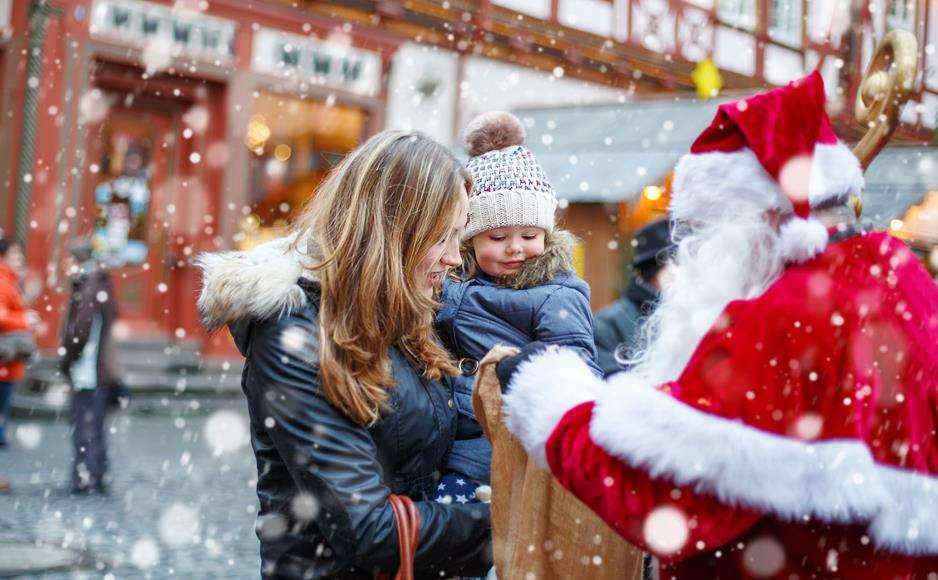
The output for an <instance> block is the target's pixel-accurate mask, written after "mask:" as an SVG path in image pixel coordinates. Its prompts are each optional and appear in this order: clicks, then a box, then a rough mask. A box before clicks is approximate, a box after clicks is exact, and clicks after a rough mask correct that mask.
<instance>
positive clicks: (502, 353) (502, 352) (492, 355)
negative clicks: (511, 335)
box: [479, 344, 521, 367]
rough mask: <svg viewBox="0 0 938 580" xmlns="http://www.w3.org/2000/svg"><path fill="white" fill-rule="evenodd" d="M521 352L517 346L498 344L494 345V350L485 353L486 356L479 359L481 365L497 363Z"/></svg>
mask: <svg viewBox="0 0 938 580" xmlns="http://www.w3.org/2000/svg"><path fill="white" fill-rule="evenodd" d="M519 352H521V351H520V350H519V349H518V348H517V347H514V346H504V345H501V344H496V345H495V346H493V347H492V350H490V351H488V352H487V353H485V356H484V357H482V360H480V361H479V366H480V367H481V366H484V365H490V364H496V363H498V362H500V361H502V360H503V359H506V358H508V357H510V356H515V355H516V354H518V353H519Z"/></svg>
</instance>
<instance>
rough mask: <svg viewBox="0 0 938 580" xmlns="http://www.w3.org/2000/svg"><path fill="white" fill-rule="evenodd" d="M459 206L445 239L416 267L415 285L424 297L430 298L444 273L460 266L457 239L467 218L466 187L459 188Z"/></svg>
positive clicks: (467, 197) (460, 260)
mask: <svg viewBox="0 0 938 580" xmlns="http://www.w3.org/2000/svg"><path fill="white" fill-rule="evenodd" d="M459 191H460V193H459V205H458V207H457V209H456V213H455V214H454V215H453V221H452V223H451V224H450V225H449V228H448V229H447V230H446V232H447V233H446V237H444V238H443V239H442V240H440V241H439V242H437V243H436V244H435V245H434V246H433V247H432V248H430V251H429V252H427V255H426V256H424V258H423V260H421V261H420V263H419V264H418V265H417V275H416V279H417V283H418V284H420V290H421V292H423V294H424V296H426V297H428V298H429V297H432V296H433V292H434V291H435V290H436V289H437V288H438V287H439V286H440V283H441V282H443V277H444V276H446V271H447V270H449V269H450V268H455V267H457V266H459V265H460V264H462V258H461V257H460V255H459V238H460V236H461V235H462V231H463V228H465V227H466V220H467V219H468V217H469V195H468V194H467V193H466V187H465V186H460V190H459Z"/></svg>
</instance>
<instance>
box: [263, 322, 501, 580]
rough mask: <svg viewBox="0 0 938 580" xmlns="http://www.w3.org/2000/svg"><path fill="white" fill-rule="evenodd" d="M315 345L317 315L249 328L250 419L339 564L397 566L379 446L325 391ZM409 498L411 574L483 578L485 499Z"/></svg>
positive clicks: (363, 567)
mask: <svg viewBox="0 0 938 580" xmlns="http://www.w3.org/2000/svg"><path fill="white" fill-rule="evenodd" d="M317 347H318V324H317V322H316V320H315V319H313V318H309V317H303V316H300V317H298V316H296V315H294V316H290V317H289V318H288V320H281V321H279V322H278V321H271V322H263V323H257V324H256V325H255V328H254V329H253V332H252V337H251V347H250V354H249V356H248V364H249V365H250V367H251V368H250V373H251V381H250V382H251V383H252V384H248V385H246V392H247V394H248V397H249V404H250V405H251V407H252V421H259V422H260V423H261V424H262V425H263V426H264V429H265V431H266V433H267V435H268V436H269V438H270V440H271V441H272V443H273V445H274V447H275V448H276V450H277V453H278V454H279V455H280V457H281V458H282V460H283V462H284V463H285V464H286V466H287V470H288V471H289V473H290V476H291V477H292V479H293V481H294V484H295V487H296V489H297V490H298V492H299V493H300V494H302V493H308V494H310V495H311V496H312V497H313V498H314V499H315V502H316V505H318V507H319V512H318V514H317V516H316V518H315V520H314V523H315V525H316V526H317V527H318V528H319V530H320V532H321V534H322V536H323V537H325V538H326V540H327V541H328V543H329V547H330V549H331V550H332V551H333V554H334V557H335V559H336V561H337V562H341V563H344V565H345V566H354V567H355V568H358V569H361V570H374V569H381V570H389V571H393V570H394V569H396V567H397V564H398V559H399V557H398V540H397V528H396V523H395V519H394V512H393V510H392V508H391V506H390V504H389V503H388V501H387V497H388V494H389V493H390V492H389V489H388V487H387V486H385V485H384V483H383V481H382V468H381V465H380V464H379V462H378V458H377V455H378V451H377V448H376V445H375V442H374V440H373V439H372V435H371V433H370V432H369V431H368V430H367V429H366V428H364V427H362V426H360V425H357V424H355V423H353V422H352V421H350V420H349V419H347V418H346V417H345V416H344V415H343V414H342V413H341V412H340V411H338V410H337V409H336V408H335V407H333V406H332V405H331V404H330V403H329V402H328V401H327V400H326V399H325V397H324V396H323V394H322V393H321V391H320V389H319V384H318V383H319V376H318V375H319V373H318V356H317V354H315V353H317ZM310 353H314V354H312V355H311V354H310ZM257 410H262V411H261V413H260V416H255V414H256V411H257ZM260 468H261V466H259V469H260ZM415 503H416V506H417V509H418V511H419V513H420V541H419V544H418V552H417V558H416V566H415V567H416V571H417V572H419V573H420V575H424V574H427V575H429V574H435V575H437V577H439V573H440V571H444V570H445V572H446V575H453V574H459V573H468V574H474V575H479V574H484V573H485V571H486V570H487V568H488V567H489V566H490V562H491V560H490V557H489V556H487V555H486V553H485V551H486V550H487V549H488V546H489V541H488V534H489V527H490V523H489V522H490V520H489V508H488V505H487V504H474V505H443V504H438V503H434V502H431V501H418V502H415ZM342 566H343V564H340V567H342Z"/></svg>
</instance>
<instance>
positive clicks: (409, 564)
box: [388, 494, 420, 580]
mask: <svg viewBox="0 0 938 580" xmlns="http://www.w3.org/2000/svg"><path fill="white" fill-rule="evenodd" d="M388 502H389V503H390V504H391V509H392V510H393V511H394V519H395V520H397V541H398V546H399V550H400V561H401V563H400V566H399V567H398V569H397V575H395V577H394V578H395V580H413V578H414V555H415V554H416V553H417V543H418V542H419V538H420V515H419V513H418V512H417V506H415V505H414V502H413V500H411V499H410V498H409V497H407V496H405V495H394V494H391V495H389V496H388Z"/></svg>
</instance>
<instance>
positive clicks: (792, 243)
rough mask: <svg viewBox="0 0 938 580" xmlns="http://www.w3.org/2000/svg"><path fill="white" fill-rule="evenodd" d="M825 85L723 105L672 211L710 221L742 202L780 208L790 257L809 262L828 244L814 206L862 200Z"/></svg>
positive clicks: (682, 174) (680, 177)
mask: <svg viewBox="0 0 938 580" xmlns="http://www.w3.org/2000/svg"><path fill="white" fill-rule="evenodd" d="M824 106H825V97H824V81H823V80H822V79H821V75H820V74H819V73H817V72H813V73H811V74H810V75H808V76H806V77H805V78H803V79H799V80H797V81H794V82H792V83H790V84H789V85H788V86H785V87H780V88H777V89H774V90H771V91H768V92H765V93H761V94H758V95H755V96H752V97H749V98H748V99H743V100H740V101H734V102H730V103H724V104H723V105H720V108H719V109H718V110H717V114H716V116H715V117H714V119H713V122H712V123H711V124H710V126H709V127H707V128H706V129H705V130H704V131H703V133H701V134H700V136H699V137H698V138H697V140H696V141H694V144H693V145H691V150H690V153H689V154H687V155H685V156H684V157H683V158H682V159H681V161H680V162H679V163H678V165H677V168H676V169H675V171H674V187H673V194H672V198H671V213H672V216H673V217H674V218H676V219H682V220H693V219H698V220H699V219H703V220H708V219H710V220H712V219H716V218H718V217H721V216H726V215H727V214H732V212H733V208H734V206H735V205H736V204H738V203H749V204H752V205H754V206H755V207H757V208H758V209H763V210H770V209H776V210H780V211H781V212H782V214H783V215H791V219H790V220H788V222H787V223H786V224H785V225H784V226H783V230H784V231H783V232H782V233H783V239H784V240H785V245H786V248H785V253H786V257H787V258H789V259H791V260H795V261H803V260H806V259H809V258H811V257H813V256H814V255H815V254H816V253H818V252H820V251H821V250H823V249H824V247H825V246H826V244H827V231H826V229H825V228H824V227H823V226H822V225H821V224H820V223H819V222H817V221H816V220H811V219H809V212H810V209H811V208H816V207H821V206H823V205H828V204H836V203H842V202H847V201H848V200H849V198H850V196H852V195H857V196H859V195H860V192H861V190H862V188H863V172H862V170H861V169H860V162H859V161H858V160H857V158H856V156H854V155H853V153H852V152H851V151H850V149H848V148H847V147H846V146H845V145H844V144H843V143H842V142H841V141H840V140H838V139H837V135H836V134H834V130H833V128H832V127H831V122H830V119H828V117H827V113H826V111H825V110H824Z"/></svg>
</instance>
